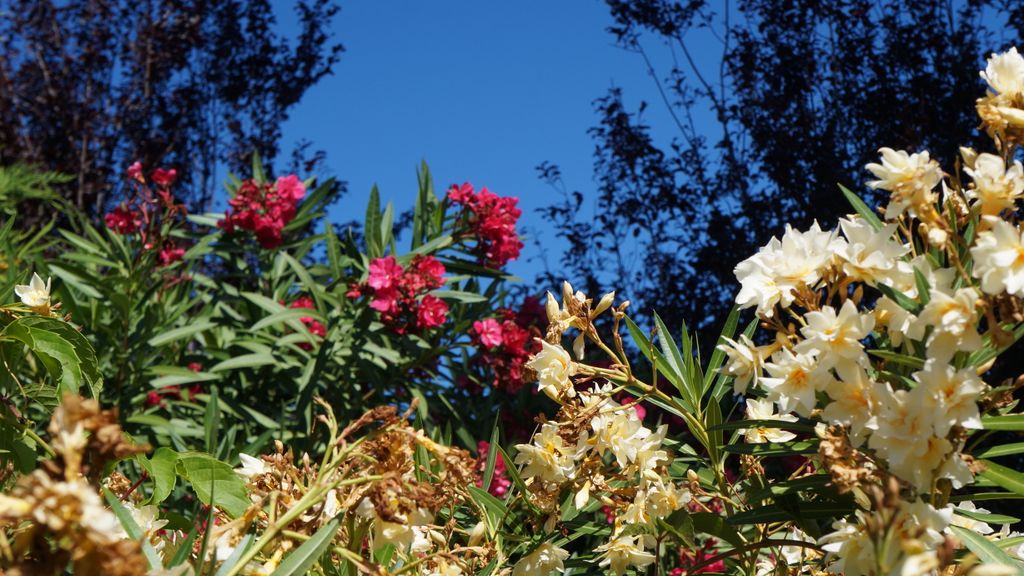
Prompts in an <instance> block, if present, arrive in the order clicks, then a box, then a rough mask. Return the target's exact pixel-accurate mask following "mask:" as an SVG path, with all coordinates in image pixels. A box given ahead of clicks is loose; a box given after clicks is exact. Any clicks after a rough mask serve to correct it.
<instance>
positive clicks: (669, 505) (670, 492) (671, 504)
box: [647, 478, 693, 518]
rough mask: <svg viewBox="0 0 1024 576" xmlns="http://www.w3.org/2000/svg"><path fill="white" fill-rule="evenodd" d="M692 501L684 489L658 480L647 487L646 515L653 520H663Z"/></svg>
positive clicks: (691, 497) (688, 492) (660, 479)
mask: <svg viewBox="0 0 1024 576" xmlns="http://www.w3.org/2000/svg"><path fill="white" fill-rule="evenodd" d="M691 500H693V495H692V494H690V491H689V490H687V489H686V488H677V487H676V485H675V484H673V483H672V482H667V483H666V482H665V480H664V479H662V478H658V480H657V481H656V482H651V483H649V484H648V485H647V513H648V514H649V515H651V516H652V517H653V518H664V517H666V516H668V515H669V514H671V513H673V512H675V511H676V510H679V509H680V508H682V507H683V506H685V505H686V504H689V503H690V501H691Z"/></svg>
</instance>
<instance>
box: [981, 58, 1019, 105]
mask: <svg viewBox="0 0 1024 576" xmlns="http://www.w3.org/2000/svg"><path fill="white" fill-rule="evenodd" d="M981 77H982V78H984V79H985V81H986V82H988V85H989V86H991V87H992V89H993V90H995V91H996V92H997V93H998V94H1000V95H1010V96H1012V95H1017V94H1021V93H1024V57H1021V55H1020V54H1018V53H1017V47H1016V46H1014V47H1011V48H1010V49H1009V50H1007V51H1006V52H1003V53H1002V54H995V53H993V54H992V55H991V56H989V57H988V65H987V66H986V67H985V70H984V71H983V72H981Z"/></svg>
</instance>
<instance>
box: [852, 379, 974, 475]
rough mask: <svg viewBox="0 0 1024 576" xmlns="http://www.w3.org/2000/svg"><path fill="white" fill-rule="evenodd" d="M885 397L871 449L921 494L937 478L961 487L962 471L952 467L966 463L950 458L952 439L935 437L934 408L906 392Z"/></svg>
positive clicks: (881, 404) (870, 439)
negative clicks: (952, 481) (958, 484)
mask: <svg viewBox="0 0 1024 576" xmlns="http://www.w3.org/2000/svg"><path fill="white" fill-rule="evenodd" d="M886 396H887V397H886V398H883V399H882V401H881V402H880V406H879V408H880V409H879V414H878V429H877V430H876V431H875V432H874V433H873V434H871V437H870V438H869V439H868V446H869V447H870V448H871V449H872V450H874V451H875V452H876V453H877V454H879V455H880V456H882V457H883V458H885V459H886V461H887V462H888V463H889V469H890V471H891V472H893V473H894V474H896V475H897V476H899V477H900V478H902V479H904V480H906V481H908V482H910V483H911V484H912V485H914V486H915V487H917V489H918V490H919V491H921V492H922V493H928V492H930V491H931V486H932V482H933V481H934V480H935V479H936V478H942V477H949V478H952V479H953V480H954V484H956V483H957V482H960V483H961V484H962V483H963V481H964V479H965V477H964V475H963V471H962V470H960V469H959V468H951V467H949V466H957V464H958V462H957V461H959V463H962V462H963V461H962V459H960V458H959V457H957V458H951V456H953V455H954V452H955V451H956V450H955V447H954V446H953V445H952V444H951V443H950V442H949V440H947V439H946V438H944V437H939V436H935V434H934V431H935V423H934V422H935V418H936V414H935V413H934V409H933V408H931V407H929V406H928V405H927V404H925V403H924V402H921V401H920V400H919V398H917V397H915V396H911V395H910V393H909V392H907V391H906V390H897V391H895V392H891V393H889V394H886ZM947 460H948V461H947ZM968 474H969V472H968ZM966 480H968V481H969V480H970V477H969V476H967V477H966Z"/></svg>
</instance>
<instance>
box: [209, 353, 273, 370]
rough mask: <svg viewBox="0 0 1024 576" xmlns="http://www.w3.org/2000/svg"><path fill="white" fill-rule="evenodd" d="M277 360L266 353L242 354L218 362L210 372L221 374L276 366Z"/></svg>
mask: <svg viewBox="0 0 1024 576" xmlns="http://www.w3.org/2000/svg"><path fill="white" fill-rule="evenodd" d="M276 363H277V359H276V358H274V356H273V355H272V354H268V353H266V352H255V353H253V354H242V355H241V356H235V357H234V358H228V359H227V360H224V361H221V362H218V363H216V364H214V365H213V367H212V368H210V372H223V371H224V370H235V369H237V368H255V367H258V366H268V365H270V364H276Z"/></svg>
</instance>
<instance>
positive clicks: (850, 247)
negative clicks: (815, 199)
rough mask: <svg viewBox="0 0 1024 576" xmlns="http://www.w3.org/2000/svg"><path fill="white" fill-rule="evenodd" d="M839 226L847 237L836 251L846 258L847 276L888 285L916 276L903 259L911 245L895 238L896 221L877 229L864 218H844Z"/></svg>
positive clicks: (844, 265) (844, 259) (840, 256)
mask: <svg viewBox="0 0 1024 576" xmlns="http://www.w3.org/2000/svg"><path fill="white" fill-rule="evenodd" d="M839 225H840V227H842V229H843V236H845V237H846V244H844V245H842V246H841V247H840V249H839V250H837V251H836V254H837V255H838V256H839V258H840V259H841V260H842V261H843V272H845V273H846V275H847V276H849V277H851V278H853V279H854V280H858V281H861V282H865V283H867V284H868V285H871V286H875V285H876V284H885V285H887V286H892V285H894V284H895V283H896V282H897V281H898V277H906V275H907V274H910V275H911V278H913V273H914V272H913V268H911V266H910V263H909V262H905V261H903V260H901V259H900V258H901V257H902V256H903V255H905V254H906V253H907V252H909V251H910V247H909V246H906V245H903V244H900V243H899V242H897V241H895V240H893V234H894V233H895V231H896V224H895V223H890V224H886V225H885V226H883V227H882V229H881V230H875V229H874V228H872V227H871V224H870V223H868V222H867V221H866V220H864V219H863V218H857V217H855V218H841V219H840V220H839Z"/></svg>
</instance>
